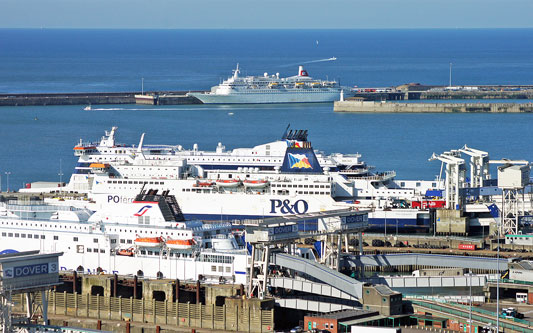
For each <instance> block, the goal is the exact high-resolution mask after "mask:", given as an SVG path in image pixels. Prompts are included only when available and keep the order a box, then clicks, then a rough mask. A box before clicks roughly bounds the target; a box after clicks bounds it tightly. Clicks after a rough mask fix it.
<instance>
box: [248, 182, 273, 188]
mask: <svg viewBox="0 0 533 333" xmlns="http://www.w3.org/2000/svg"><path fill="white" fill-rule="evenodd" d="M243 184H244V186H245V187H249V188H262V187H265V186H267V185H268V181H267V180H245V181H243Z"/></svg>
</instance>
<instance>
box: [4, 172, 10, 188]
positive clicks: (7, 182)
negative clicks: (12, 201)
mask: <svg viewBox="0 0 533 333" xmlns="http://www.w3.org/2000/svg"><path fill="white" fill-rule="evenodd" d="M5 174H6V176H7V180H6V185H7V192H8V193H9V175H10V174H11V172H9V171H6V172H5Z"/></svg>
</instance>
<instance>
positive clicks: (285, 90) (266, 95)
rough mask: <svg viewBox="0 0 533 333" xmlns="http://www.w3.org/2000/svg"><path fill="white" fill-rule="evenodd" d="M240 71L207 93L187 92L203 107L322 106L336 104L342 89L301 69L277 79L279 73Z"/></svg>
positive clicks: (236, 71) (332, 82)
mask: <svg viewBox="0 0 533 333" xmlns="http://www.w3.org/2000/svg"><path fill="white" fill-rule="evenodd" d="M239 74H240V69H239V65H238V64H237V68H236V69H235V70H233V75H232V76H231V77H230V78H228V79H227V80H224V81H223V82H222V83H221V84H219V85H218V86H214V87H212V88H211V91H210V92H206V93H189V95H190V96H194V97H196V98H198V99H199V100H200V101H202V103H204V104H266V103H323V102H333V101H338V100H339V99H340V95H341V87H340V85H339V84H338V82H336V81H327V80H317V79H313V78H311V77H310V76H309V75H308V73H307V71H306V70H305V69H304V68H303V66H300V67H299V69H298V75H295V76H290V77H286V78H280V76H279V73H276V74H274V75H269V74H268V73H265V74H264V75H263V76H245V77H241V76H239Z"/></svg>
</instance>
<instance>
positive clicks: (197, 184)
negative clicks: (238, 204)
mask: <svg viewBox="0 0 533 333" xmlns="http://www.w3.org/2000/svg"><path fill="white" fill-rule="evenodd" d="M214 184H215V183H214V182H212V181H203V182H200V181H199V182H197V183H196V186H199V187H207V186H213V185H214Z"/></svg>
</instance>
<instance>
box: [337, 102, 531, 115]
mask: <svg viewBox="0 0 533 333" xmlns="http://www.w3.org/2000/svg"><path fill="white" fill-rule="evenodd" d="M333 110H334V111H335V112H352V113H355V112H368V113H445V112H448V113H453V112H455V113H461V112H462V113H474V112H475V113H483V112H484V113H507V112H509V113H520V112H533V103H395V102H369V101H357V100H356V101H350V100H348V101H338V102H335V103H334V105H333Z"/></svg>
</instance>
